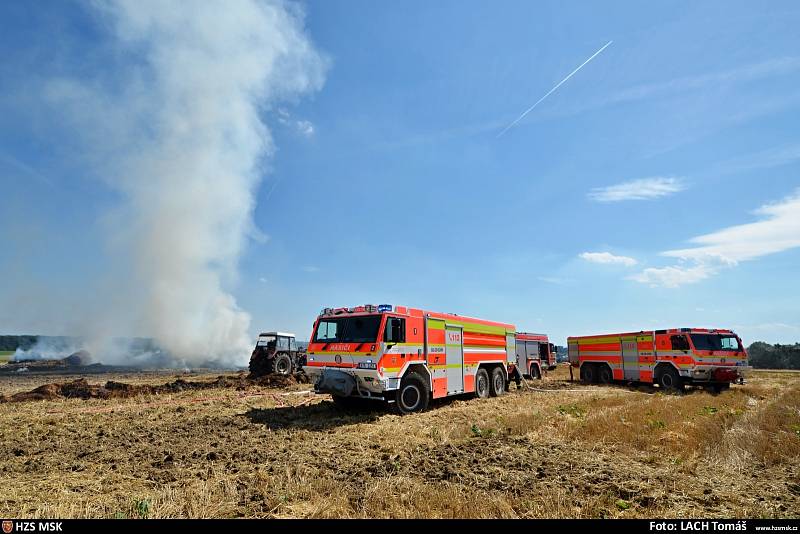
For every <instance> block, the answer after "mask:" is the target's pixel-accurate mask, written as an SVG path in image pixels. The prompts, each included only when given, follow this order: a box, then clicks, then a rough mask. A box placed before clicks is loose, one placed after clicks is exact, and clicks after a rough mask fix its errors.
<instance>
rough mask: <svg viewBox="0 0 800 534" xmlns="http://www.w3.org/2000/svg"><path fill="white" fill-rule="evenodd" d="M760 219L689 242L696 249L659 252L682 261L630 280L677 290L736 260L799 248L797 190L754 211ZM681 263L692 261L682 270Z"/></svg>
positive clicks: (799, 229) (751, 258) (726, 266)
mask: <svg viewBox="0 0 800 534" xmlns="http://www.w3.org/2000/svg"><path fill="white" fill-rule="evenodd" d="M755 213H756V214H757V215H761V216H762V217H763V219H762V220H760V221H757V222H752V223H747V224H739V225H736V226H729V227H728V228H723V229H722V230H718V231H716V232H713V233H710V234H705V235H701V236H698V237H695V238H693V239H691V240H690V242H691V243H695V244H697V245H699V246H696V247H692V248H685V249H678V250H668V251H666V252H663V253H662V255H663V256H667V257H671V258H678V259H679V260H681V262H683V264H679V265H676V266H671V267H663V268H651V269H645V270H644V271H642V272H641V273H639V274H637V275H634V276H631V277H630V279H631V280H636V281H637V282H642V283H647V284H650V285H660V286H664V287H678V286H680V285H683V284H691V283H694V282H699V281H700V280H703V279H705V278H708V277H709V276H711V275H714V274H716V273H717V272H719V271H720V270H721V269H723V268H729V267H734V266H736V265H737V264H738V263H739V262H740V261H747V260H753V259H756V258H760V257H761V256H766V255H769V254H775V253H778V252H782V251H785V250H789V249H792V248H797V247H800V189H798V190H796V191H795V192H794V193H793V194H792V195H790V196H788V197H786V198H784V199H783V200H781V201H779V202H776V203H773V204H767V205H765V206H762V207H761V208H759V209H758V210H756V211H755ZM685 262H692V264H691V265H692V266H691V267H685V266H684V265H685Z"/></svg>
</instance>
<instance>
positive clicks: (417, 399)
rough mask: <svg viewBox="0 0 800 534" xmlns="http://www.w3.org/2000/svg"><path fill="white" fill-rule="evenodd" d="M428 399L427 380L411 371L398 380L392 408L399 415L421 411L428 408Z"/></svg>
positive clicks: (429, 397) (428, 388)
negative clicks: (398, 387) (398, 386)
mask: <svg viewBox="0 0 800 534" xmlns="http://www.w3.org/2000/svg"><path fill="white" fill-rule="evenodd" d="M430 400H431V390H430V387H429V386H428V381H427V380H425V378H423V377H422V376H421V375H420V374H419V373H415V372H414V371H411V372H410V373H408V374H407V375H406V376H405V377H404V378H403V380H402V381H401V382H400V389H398V390H397V397H396V400H395V403H394V408H395V410H396V411H397V412H398V413H400V414H401V415H405V414H409V413H414V412H423V411H425V410H426V409H427V408H428V403H429V402H430Z"/></svg>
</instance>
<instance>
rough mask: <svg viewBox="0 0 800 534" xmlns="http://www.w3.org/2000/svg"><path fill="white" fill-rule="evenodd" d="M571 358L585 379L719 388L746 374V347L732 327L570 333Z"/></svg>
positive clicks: (669, 386)
mask: <svg viewBox="0 0 800 534" xmlns="http://www.w3.org/2000/svg"><path fill="white" fill-rule="evenodd" d="M567 344H568V347H569V361H570V364H571V365H572V366H573V367H577V368H579V369H580V377H581V380H582V381H583V382H586V383H590V382H600V383H610V382H616V381H619V382H621V381H625V382H644V383H651V384H659V385H660V386H661V387H662V388H664V389H673V390H674V389H682V388H683V386H685V385H687V384H694V385H701V386H706V387H708V388H709V389H713V390H715V391H717V392H719V391H722V390H723V389H727V388H728V387H730V385H731V383H733V382H736V381H737V380H739V379H740V378H742V377H743V376H742V371H744V370H745V369H747V352H746V351H745V349H744V346H743V345H742V340H741V339H739V336H737V335H736V334H735V333H734V332H732V331H730V330H709V329H706V328H673V329H669V330H648V331H641V332H628V333H623V334H602V335H596V336H578V337H569V338H567Z"/></svg>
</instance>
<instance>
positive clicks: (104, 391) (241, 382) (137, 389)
mask: <svg viewBox="0 0 800 534" xmlns="http://www.w3.org/2000/svg"><path fill="white" fill-rule="evenodd" d="M307 381H308V378H307V377H306V376H305V375H298V376H297V378H295V376H288V377H285V376H280V375H269V376H264V377H261V378H258V379H255V380H253V379H249V378H246V377H244V375H242V374H240V375H238V376H218V377H217V378H216V379H214V380H207V381H202V382H201V381H196V382H195V381H193V382H188V381H186V380H182V379H178V380H175V381H173V382H168V383H166V384H157V385H148V384H126V383H124V382H115V381H113V380H109V381H108V382H106V383H105V384H104V385H101V384H89V383H88V382H87V381H86V379H85V378H80V379H78V380H73V381H72V382H65V383H53V384H45V385H43V386H39V387H37V388H36V389H33V390H31V391H24V392H21V393H14V394H13V395H0V403H4V402H27V401H37V400H59V399H84V400H86V399H124V398H129V397H136V396H139V395H164V394H169V393H180V392H183V391H197V390H203V389H213V388H235V389H236V390H244V389H247V388H248V387H252V386H262V387H269V388H284V387H288V386H291V385H294V384H297V383H305V382H307Z"/></svg>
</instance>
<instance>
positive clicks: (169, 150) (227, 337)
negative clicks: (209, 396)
mask: <svg viewBox="0 0 800 534" xmlns="http://www.w3.org/2000/svg"><path fill="white" fill-rule="evenodd" d="M92 9H93V10H95V11H96V14H97V15H98V17H97V20H98V21H100V23H101V24H103V25H105V27H106V29H107V30H108V32H109V35H110V37H111V40H112V43H113V44H112V46H113V48H114V54H112V55H113V57H115V58H117V59H116V60H117V61H119V63H120V65H122V66H124V69H123V72H124V74H123V75H122V76H118V75H115V77H114V78H113V79H110V78H109V77H108V76H105V75H98V76H97V77H96V78H95V79H89V80H88V81H87V80H76V79H60V80H58V81H54V82H53V83H51V84H50V87H49V98H50V99H51V100H52V101H53V102H57V103H58V104H59V106H60V107H62V109H67V110H68V113H69V115H70V118H71V120H73V121H74V122H73V124H74V127H75V129H76V133H80V135H81V136H82V138H83V141H84V142H85V143H86V144H87V145H88V146H89V147H90V150H87V161H89V162H90V163H91V168H92V169H93V171H94V172H96V173H97V174H98V175H100V176H101V177H102V179H103V180H104V181H105V182H106V183H107V184H108V185H109V186H110V187H111V188H112V190H114V191H116V192H117V193H118V194H119V205H118V207H117V208H116V209H115V210H114V212H113V213H112V214H111V215H110V216H109V217H107V219H106V220H105V224H106V225H107V226H108V227H109V228H110V241H109V251H110V252H111V255H112V256H113V258H114V260H113V263H114V265H116V267H115V268H113V269H111V272H110V273H109V275H108V279H107V280H105V281H104V282H105V286H106V287H107V288H109V289H110V291H109V292H108V294H109V295H113V297H110V296H109V298H107V299H105V300H104V299H100V300H101V306H99V309H100V311H99V313H98V316H97V317H95V319H94V322H95V323H96V324H97V330H98V332H101V333H102V334H103V335H105V334H107V333H113V334H115V335H143V336H149V337H152V338H154V339H155V340H156V342H157V343H158V345H159V346H160V347H162V348H163V349H165V350H166V351H168V352H169V353H170V354H172V355H173V356H174V357H175V358H177V359H180V360H185V361H188V362H190V363H191V362H194V363H200V362H207V361H218V362H229V363H243V362H246V361H247V356H248V355H249V350H250V349H251V345H252V341H253V340H252V339H251V337H250V334H249V332H248V328H249V324H250V316H249V314H248V313H247V312H245V311H244V310H242V309H240V308H239V306H238V305H237V303H236V300H235V299H234V297H233V296H232V295H231V293H230V292H229V288H230V287H231V286H232V285H234V284H235V283H236V273H237V263H238V260H239V258H240V256H241V254H242V252H243V250H244V248H245V246H246V245H247V242H248V239H250V238H252V237H254V236H255V237H257V236H258V231H257V230H256V229H255V227H254V225H253V223H252V213H253V209H254V196H255V191H256V189H257V186H258V185H259V183H260V181H261V178H262V175H263V174H264V172H265V166H266V164H267V163H268V159H269V156H270V155H271V153H272V149H273V145H272V139H271V136H270V132H269V130H268V128H267V126H266V124H265V121H264V120H263V117H264V116H265V115H266V114H267V113H268V111H269V109H270V108H271V107H273V106H275V105H276V104H277V103H278V102H285V101H287V100H288V101H292V100H294V99H296V98H297V96H298V95H301V94H302V93H305V92H309V91H313V90H316V89H318V88H319V87H320V86H321V84H322V80H323V76H324V70H325V63H326V62H325V60H324V58H322V57H321V56H320V55H319V54H318V53H317V52H316V51H315V49H314V47H313V45H312V43H311V42H310V40H309V38H308V37H307V35H306V33H305V29H304V26H303V13H302V12H301V11H300V10H299V8H298V7H297V6H296V5H294V4H288V3H284V2H281V1H277V0H275V1H266V2H262V1H256V0H225V1H224V2H222V1H212V0H204V1H202V2H179V1H171V2H163V1H159V0H109V1H103V2H96V3H93V4H92ZM111 288H113V289H111ZM81 334H82V335H86V336H87V337H89V338H91V337H92V336H93V334H97V333H93V332H88V333H83V332H81ZM94 337H98V335H94ZM93 345H94V346H96V347H99V350H102V346H103V343H102V342H99V341H97V340H96V341H95V342H94V343H93ZM93 352H94V351H93ZM117 352H118V351H117ZM95 357H96V358H98V359H103V355H102V354H97V353H95Z"/></svg>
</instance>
